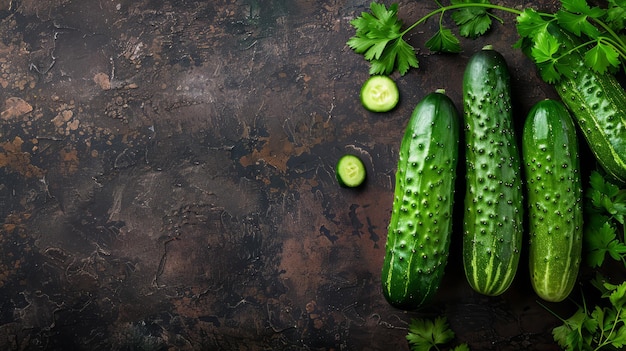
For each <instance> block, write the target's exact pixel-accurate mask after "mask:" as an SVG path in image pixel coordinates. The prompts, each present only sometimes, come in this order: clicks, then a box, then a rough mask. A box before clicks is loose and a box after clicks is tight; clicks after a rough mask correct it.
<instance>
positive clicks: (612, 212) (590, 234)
mask: <svg viewBox="0 0 626 351" xmlns="http://www.w3.org/2000/svg"><path fill="white" fill-rule="evenodd" d="M589 184H590V187H589V188H588V189H587V192H586V198H587V199H588V200H589V201H588V202H587V206H586V212H587V214H588V218H587V219H585V222H586V223H585V228H584V239H585V246H586V251H587V263H588V265H589V266H591V267H599V266H601V265H602V264H603V263H604V259H605V257H606V255H607V254H608V255H609V256H610V257H611V258H612V259H614V260H616V261H622V262H623V263H624V266H626V243H625V242H624V238H623V236H620V235H619V234H618V229H617V228H619V226H620V225H621V226H623V227H624V229H626V225H625V223H624V221H625V217H626V189H620V188H619V187H618V186H617V185H615V184H612V183H611V182H609V181H607V180H606V179H604V178H603V177H602V175H600V173H598V172H596V171H594V172H592V173H591V175H590V177H589Z"/></svg>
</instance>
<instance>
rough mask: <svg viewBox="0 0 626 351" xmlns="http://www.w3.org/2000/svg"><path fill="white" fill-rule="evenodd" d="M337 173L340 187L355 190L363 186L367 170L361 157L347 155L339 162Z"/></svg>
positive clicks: (336, 168)
mask: <svg viewBox="0 0 626 351" xmlns="http://www.w3.org/2000/svg"><path fill="white" fill-rule="evenodd" d="M335 173H336V175H337V181H339V185H341V186H343V187H348V188H355V187H358V186H359V185H361V184H363V182H364V181H365V175H366V173H367V171H366V170H365V165H364V164H363V161H361V159H360V158H359V157H357V156H355V155H350V154H347V155H343V156H341V158H340V159H339V161H337V166H336V167H335Z"/></svg>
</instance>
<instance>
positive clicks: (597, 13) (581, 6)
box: [561, 0, 604, 18]
mask: <svg viewBox="0 0 626 351" xmlns="http://www.w3.org/2000/svg"><path fill="white" fill-rule="evenodd" d="M561 4H562V5H563V8H564V9H566V10H568V11H571V12H574V13H578V14H583V15H585V16H589V17H592V18H600V17H602V16H603V15H604V10H602V9H601V8H599V7H593V8H592V7H589V4H587V1H586V0H561Z"/></svg>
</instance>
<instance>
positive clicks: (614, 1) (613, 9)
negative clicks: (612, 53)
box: [606, 0, 626, 30]
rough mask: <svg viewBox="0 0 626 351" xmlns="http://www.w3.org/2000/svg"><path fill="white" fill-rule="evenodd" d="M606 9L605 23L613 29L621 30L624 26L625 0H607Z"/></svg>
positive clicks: (625, 24)
mask: <svg viewBox="0 0 626 351" xmlns="http://www.w3.org/2000/svg"><path fill="white" fill-rule="evenodd" d="M608 3H609V6H608V9H607V16H606V20H607V24H609V25H610V26H611V28H612V29H613V30H621V29H624V27H626V0H609V1H608Z"/></svg>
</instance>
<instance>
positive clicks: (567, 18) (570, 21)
mask: <svg viewBox="0 0 626 351" xmlns="http://www.w3.org/2000/svg"><path fill="white" fill-rule="evenodd" d="M556 19H557V21H558V23H559V24H560V25H561V26H562V27H563V28H565V29H566V30H568V31H570V32H572V33H574V34H575V35H576V36H580V35H581V34H586V35H588V36H590V37H592V38H595V37H597V36H599V35H600V31H599V30H598V28H596V27H594V25H593V24H591V22H589V20H588V17H587V16H586V15H581V14H578V13H572V12H569V11H564V10H559V11H558V12H557V13H556Z"/></svg>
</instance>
